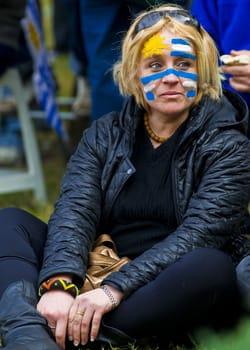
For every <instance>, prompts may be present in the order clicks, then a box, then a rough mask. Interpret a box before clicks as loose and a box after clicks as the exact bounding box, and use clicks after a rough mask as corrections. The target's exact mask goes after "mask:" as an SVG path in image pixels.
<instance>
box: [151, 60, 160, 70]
mask: <svg viewBox="0 0 250 350" xmlns="http://www.w3.org/2000/svg"><path fill="white" fill-rule="evenodd" d="M150 68H151V69H153V70H157V69H159V68H161V64H160V63H159V62H153V63H151V64H150Z"/></svg>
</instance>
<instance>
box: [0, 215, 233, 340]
mask: <svg viewBox="0 0 250 350" xmlns="http://www.w3.org/2000/svg"><path fill="white" fill-rule="evenodd" d="M0 232H1V245H0V271H1V275H0V276H1V277H0V278H1V280H0V282H1V283H0V295H1V294H2V293H3V291H4V290H5V289H6V287H7V286H8V285H9V284H10V283H11V282H14V281H18V280H20V279H26V280H28V281H30V282H32V283H34V284H37V279H38V273H39V270H40V268H41V264H42V258H43V246H44V243H45V239H46V235H47V225H46V224H45V223H43V222H42V221H40V220H39V219H37V218H35V217H34V216H32V215H30V214H28V213H27V212H24V211H22V210H20V209H14V208H12V209H2V210H1V211H0ZM238 311H239V297H238V289H237V282H236V274H235V268H234V266H233V264H232V261H231V258H230V257H228V256H227V255H225V254H224V253H222V252H220V251H218V250H216V249H210V248H200V249H196V250H194V251H193V252H190V253H188V254H186V255H184V256H183V257H182V258H180V259H179V260H178V261H177V262H176V263H174V264H173V265H171V266H170V267H168V268H166V269H165V270H164V271H163V272H161V273H160V274H159V275H158V277H157V278H156V279H155V280H153V281H152V282H150V283H148V284H147V285H145V286H144V287H142V288H140V289H138V290H137V291H136V292H134V293H133V294H132V295H131V296H130V297H129V298H127V299H126V300H124V301H123V302H122V303H121V304H120V305H119V307H118V308H117V309H115V310H114V311H112V312H111V313H109V314H106V315H105V316H104V321H105V323H106V324H107V325H110V326H113V327H116V328H119V329H120V330H122V331H124V332H125V333H127V334H128V335H131V336H134V337H145V336H149V335H161V334H162V335H163V336H164V337H166V338H168V337H173V336H175V335H176V336H178V334H179V333H182V332H186V331H188V330H191V329H192V328H193V327H195V326H196V325H201V324H214V325H216V323H217V324H218V325H223V324H226V323H227V322H229V321H233V320H235V319H236V314H237V313H238Z"/></svg>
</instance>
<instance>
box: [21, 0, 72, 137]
mask: <svg viewBox="0 0 250 350" xmlns="http://www.w3.org/2000/svg"><path fill="white" fill-rule="evenodd" d="M22 26H23V29H24V33H25V37H26V41H27V44H28V47H29V50H30V53H31V56H32V59H33V68H34V73H33V84H34V89H35V93H36V97H37V100H38V103H39V104H40V107H41V108H42V109H43V110H44V112H45V114H46V116H47V121H48V123H49V125H50V126H51V127H52V128H53V129H54V130H55V131H56V132H57V134H58V135H59V136H60V137H62V138H63V139H64V140H67V139H68V136H67V133H66V131H65V130H64V127H63V123H62V119H61V117H60V114H59V112H58V106H57V103H56V87H55V82H54V79H53V74H52V71H51V68H50V65H49V63H48V56H47V51H46V48H45V43H44V38H43V30H42V25H41V17H40V12H39V8H38V6H37V2H36V0H28V1H27V7H26V16H25V18H24V19H23V20H22Z"/></svg>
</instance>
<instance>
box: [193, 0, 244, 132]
mask: <svg viewBox="0 0 250 350" xmlns="http://www.w3.org/2000/svg"><path fill="white" fill-rule="evenodd" d="M248 9H249V0H240V1H238V0H224V1H218V0H211V1H207V0H193V1H192V13H193V14H194V16H196V17H197V18H198V20H199V21H200V23H201V24H202V25H203V27H204V28H205V29H206V30H207V31H208V33H209V34H210V35H211V36H212V38H213V39H214V41H215V43H216V45H217V48H218V50H219V53H220V55H225V54H226V55H229V54H232V55H235V56H237V55H241V54H247V55H248V56H249V57H250V32H249V31H248V30H246V27H245V25H244V23H248ZM222 71H223V72H224V73H225V74H226V77H227V78H228V79H227V80H226V81H225V82H224V86H225V87H226V88H228V89H230V90H233V91H236V92H237V93H239V94H240V95H241V96H242V97H243V98H244V99H245V100H246V102H247V104H248V107H249V106H250V64H246V65H236V66H226V65H223V66H222ZM248 137H250V123H249V126H248Z"/></svg>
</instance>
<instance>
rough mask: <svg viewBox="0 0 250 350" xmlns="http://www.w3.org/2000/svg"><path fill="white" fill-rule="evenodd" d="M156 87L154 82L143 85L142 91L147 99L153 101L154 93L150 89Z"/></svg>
mask: <svg viewBox="0 0 250 350" xmlns="http://www.w3.org/2000/svg"><path fill="white" fill-rule="evenodd" d="M155 87H156V85H155V84H151V85H148V86H144V91H145V93H146V98H147V100H149V101H153V100H154V99H155V97H154V94H153V92H152V90H154V88H155Z"/></svg>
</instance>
